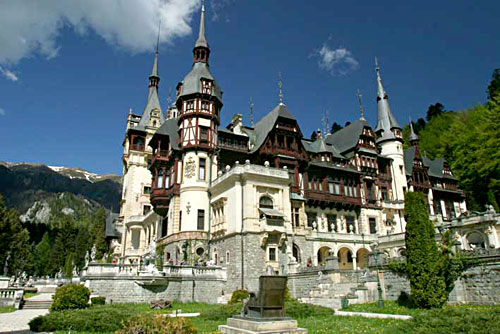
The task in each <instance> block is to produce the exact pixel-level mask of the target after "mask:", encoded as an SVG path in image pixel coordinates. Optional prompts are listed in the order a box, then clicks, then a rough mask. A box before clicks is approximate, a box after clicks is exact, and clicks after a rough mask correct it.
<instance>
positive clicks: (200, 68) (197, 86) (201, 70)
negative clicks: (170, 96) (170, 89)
mask: <svg viewBox="0 0 500 334" xmlns="http://www.w3.org/2000/svg"><path fill="white" fill-rule="evenodd" d="M202 78H203V79H207V80H210V81H212V82H213V86H212V94H211V95H212V96H214V97H216V98H217V99H219V101H220V102H221V103H222V90H221V88H220V86H219V84H218V83H217V81H215V79H214V77H213V75H212V73H210V69H209V67H208V65H207V64H205V63H203V62H197V63H194V64H193V68H192V69H191V71H190V72H189V73H188V74H187V75H186V76H185V77H184V80H182V81H181V83H182V87H181V92H180V96H183V95H190V94H196V93H201V92H202V89H201V79H202Z"/></svg>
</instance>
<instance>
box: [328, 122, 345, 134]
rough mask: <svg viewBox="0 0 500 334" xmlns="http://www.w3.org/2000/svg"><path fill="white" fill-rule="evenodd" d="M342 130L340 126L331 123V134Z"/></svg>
mask: <svg viewBox="0 0 500 334" xmlns="http://www.w3.org/2000/svg"><path fill="white" fill-rule="evenodd" d="M342 129H343V128H342V125H340V124H338V123H337V122H333V124H332V129H331V133H335V132H337V131H339V130H342Z"/></svg>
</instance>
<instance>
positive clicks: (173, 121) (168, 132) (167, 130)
mask: <svg viewBox="0 0 500 334" xmlns="http://www.w3.org/2000/svg"><path fill="white" fill-rule="evenodd" d="M177 121H178V120H177V118H170V119H167V120H166V121H165V122H163V124H162V125H161V126H160V128H159V129H158V130H157V131H156V133H155V134H154V137H156V136H158V135H164V136H168V137H169V140H170V146H171V147H172V149H173V150H178V149H179V143H178V138H179V126H178V124H177Z"/></svg>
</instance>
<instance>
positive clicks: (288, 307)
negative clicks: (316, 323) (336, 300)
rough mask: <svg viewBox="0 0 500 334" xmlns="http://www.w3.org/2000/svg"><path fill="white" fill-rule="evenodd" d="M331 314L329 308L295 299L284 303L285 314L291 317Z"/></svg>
mask: <svg viewBox="0 0 500 334" xmlns="http://www.w3.org/2000/svg"><path fill="white" fill-rule="evenodd" d="M332 314H333V311H332V310H331V309H329V308H326V307H322V306H316V305H312V304H304V303H301V302H299V301H297V300H291V301H289V302H286V303H285V315H286V316H287V317H290V318H292V319H302V318H308V317H322V316H331V315H332Z"/></svg>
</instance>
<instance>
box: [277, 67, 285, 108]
mask: <svg viewBox="0 0 500 334" xmlns="http://www.w3.org/2000/svg"><path fill="white" fill-rule="evenodd" d="M278 78H279V80H278V87H279V90H280V104H284V103H283V78H282V77H281V71H280V72H278Z"/></svg>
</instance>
